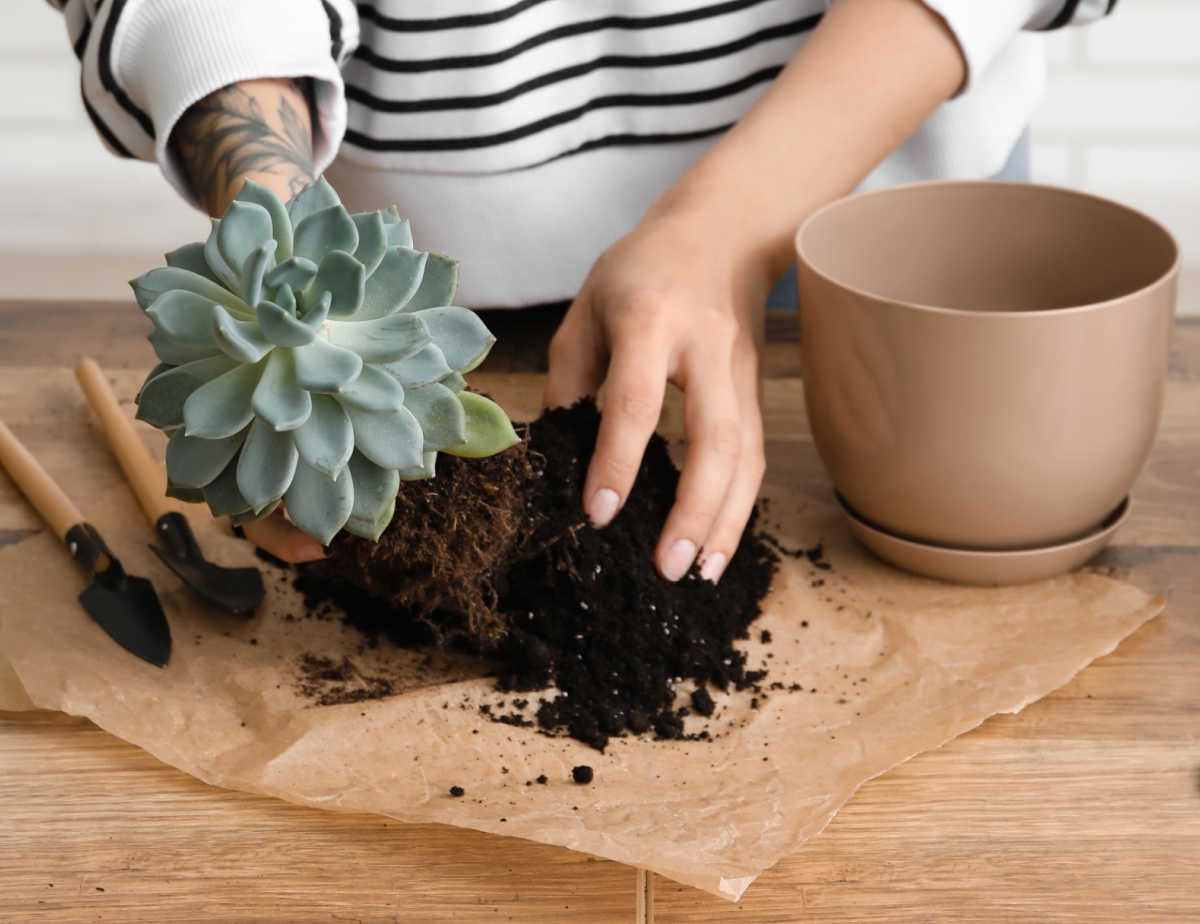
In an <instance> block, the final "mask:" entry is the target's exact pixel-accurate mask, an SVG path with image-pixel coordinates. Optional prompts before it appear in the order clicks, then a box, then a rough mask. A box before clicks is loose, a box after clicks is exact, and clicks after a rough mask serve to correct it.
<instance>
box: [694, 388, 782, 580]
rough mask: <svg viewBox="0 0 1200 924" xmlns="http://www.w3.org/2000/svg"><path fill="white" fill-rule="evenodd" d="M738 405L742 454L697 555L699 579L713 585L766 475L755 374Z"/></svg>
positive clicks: (730, 552)
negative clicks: (727, 490) (698, 559)
mask: <svg viewBox="0 0 1200 924" xmlns="http://www.w3.org/2000/svg"><path fill="white" fill-rule="evenodd" d="M739 404H740V406H741V408H742V421H741V423H742V451H741V455H740V456H739V457H738V465H737V471H736V473H735V474H734V476H733V483H732V484H731V485H730V486H729V492H728V493H727V494H726V495H725V501H724V503H723V504H722V505H721V510H720V512H719V513H718V514H717V518H716V520H714V521H713V524H712V528H711V529H710V530H709V532H708V537H707V538H706V539H705V540H704V544H703V546H702V551H701V553H700V577H702V578H704V579H705V580H706V581H712V582H713V583H714V584H715V583H717V582H718V581H719V580H721V575H722V574H723V573H724V572H725V567H726V566H727V565H728V564H729V560H730V559H731V558H733V553H734V552H736V551H737V547H738V543H740V542H741V541H742V531H743V530H745V528H746V522H747V521H748V520H749V519H750V514H751V512H752V511H753V510H754V504H755V502H756V501H757V500H758V492H759V488H761V487H762V479H763V474H764V473H765V471H766V462H765V457H764V454H763V425H762V411H761V410H760V404H759V401H758V376H757V374H755V375H753V377H752V379H751V380H750V381H749V382H746V381H743V383H742V387H741V390H740V401H739Z"/></svg>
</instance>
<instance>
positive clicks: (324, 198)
mask: <svg viewBox="0 0 1200 924" xmlns="http://www.w3.org/2000/svg"><path fill="white" fill-rule="evenodd" d="M341 204H342V200H341V199H339V198H338V194H337V193H336V192H334V191H333V187H332V186H330V185H329V183H328V182H327V181H326V180H325V177H323V176H319V177H317V178H316V180H314V181H313V182H311V183H309V184H308V185H307V186H305V187H304V188H303V189H302V190H300V192H298V193H296V195H294V196H293V197H292V199H291V201H290V202H288V204H287V212H288V217H289V218H290V219H291V221H292V227H293V228H295V227H296V226H297V225H299V224H300V222H302V221H303V220H304V219H305V218H307V217H308V216H309V215H315V214H316V213H317V212H321V211H324V210H325V209H328V208H332V207H333V206H335V205H341Z"/></svg>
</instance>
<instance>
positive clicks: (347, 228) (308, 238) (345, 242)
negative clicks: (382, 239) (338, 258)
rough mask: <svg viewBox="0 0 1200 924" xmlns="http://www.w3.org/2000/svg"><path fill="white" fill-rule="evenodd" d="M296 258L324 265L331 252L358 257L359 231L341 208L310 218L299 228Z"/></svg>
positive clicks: (296, 240) (338, 206) (327, 210)
mask: <svg viewBox="0 0 1200 924" xmlns="http://www.w3.org/2000/svg"><path fill="white" fill-rule="evenodd" d="M293 247H294V248H295V253H296V256H298V257H304V258H305V259H307V260H312V261H313V262H314V263H316V264H320V262H321V259H322V258H323V257H324V256H325V254H327V253H329V252H330V251H331V250H344V251H346V253H354V251H355V250H356V249H357V248H358V228H357V227H356V226H355V224H354V219H353V218H351V217H350V213H349V212H347V211H346V210H345V209H344V208H342V207H341V206H340V205H335V206H333V207H332V208H327V209H325V210H324V211H321V212H317V213H315V214H313V215H309V216H308V217H307V218H305V219H304V220H303V221H302V222H300V223H299V224H298V225H296V232H295V241H294V244H293Z"/></svg>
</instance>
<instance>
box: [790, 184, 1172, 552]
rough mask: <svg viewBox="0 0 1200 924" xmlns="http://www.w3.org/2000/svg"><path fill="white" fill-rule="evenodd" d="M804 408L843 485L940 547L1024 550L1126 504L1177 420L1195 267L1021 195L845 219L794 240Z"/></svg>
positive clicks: (808, 227) (1160, 247)
mask: <svg viewBox="0 0 1200 924" xmlns="http://www.w3.org/2000/svg"><path fill="white" fill-rule="evenodd" d="M796 252H797V255H798V264H799V296H800V317H801V339H802V349H803V364H804V384H805V401H806V404H807V407H808V414H809V418H810V420H811V423H812V430H813V436H814V439H815V440H816V444H817V449H818V451H819V452H820V455H821V458H822V460H823V461H824V463H825V466H826V468H827V469H828V471H829V473H830V475H831V476H832V478H833V481H834V483H835V485H836V486H837V488H838V490H839V491H840V492H841V494H842V496H843V497H844V498H845V499H846V501H847V502H848V503H849V504H850V506H851V507H853V508H854V509H855V510H856V511H858V513H859V514H861V515H862V516H863V517H865V518H867V519H869V520H870V521H871V522H872V523H874V524H876V525H877V526H879V527H882V528H883V529H886V530H889V531H891V532H893V533H896V534H899V535H901V536H906V537H910V538H913V539H916V540H919V541H922V542H929V543H937V544H942V545H951V546H956V547H962V548H974V549H1022V548H1033V547H1038V546H1045V545H1049V544H1053V543H1061V542H1066V541H1069V540H1072V539H1074V538H1077V537H1080V536H1082V535H1085V534H1087V533H1088V532H1089V531H1090V530H1092V529H1094V528H1095V527H1096V526H1097V525H1098V524H1100V523H1101V522H1102V521H1103V520H1104V519H1105V517H1106V516H1107V515H1109V514H1110V513H1111V512H1112V511H1113V510H1114V509H1115V508H1116V507H1117V506H1118V505H1119V504H1120V503H1121V501H1122V500H1123V498H1125V497H1126V495H1127V494H1128V493H1129V491H1130V488H1131V487H1132V486H1133V482H1134V480H1135V479H1136V478H1137V475H1138V473H1139V471H1140V470H1141V468H1142V466H1143V465H1144V463H1145V461H1146V457H1147V455H1148V454H1149V451H1150V446H1151V443H1152V442H1153V439H1154V434H1155V431H1156V429H1157V426H1158V419H1159V415H1160V412H1161V408H1162V399H1163V388H1164V383H1165V379H1166V368H1167V343H1168V337H1169V335H1170V331H1171V322H1172V318H1173V314H1174V305H1175V289H1176V279H1177V276H1178V266H1179V252H1178V248H1177V246H1176V244H1175V242H1174V240H1173V239H1172V237H1171V235H1170V234H1169V233H1168V232H1167V231H1166V230H1164V229H1163V228H1162V227H1161V226H1160V225H1159V224H1157V223H1156V222H1154V221H1152V220H1151V219H1149V218H1147V217H1146V216H1145V215H1143V214H1141V213H1139V212H1137V211H1134V210H1133V209H1130V208H1127V207H1125V206H1123V205H1120V204H1118V203H1116V202H1111V201H1108V200H1105V199H1101V198H1097V197H1095V196H1090V195H1085V194H1082V193H1078V192H1074V191H1070V190H1065V189H1057V188H1052V187H1046V186H1034V185H1030V184H1023V183H1000V182H935V183H918V184H914V185H910V186H901V187H894V188H891V189H885V190H880V191H878V192H871V193H865V194H861V195H856V196H851V197H849V198H846V199H842V200H839V201H837V202H834V203H832V204H831V205H828V206H826V207H825V208H823V209H821V210H820V211H818V212H816V213H815V214H813V215H812V216H811V217H810V218H809V219H808V220H807V221H806V222H805V223H804V225H803V226H802V227H801V228H800V230H799V231H798V232H797V234H796Z"/></svg>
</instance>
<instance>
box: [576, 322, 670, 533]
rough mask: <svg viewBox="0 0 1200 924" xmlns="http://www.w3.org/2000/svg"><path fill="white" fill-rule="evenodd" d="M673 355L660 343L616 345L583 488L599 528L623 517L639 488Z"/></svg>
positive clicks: (587, 508) (622, 342) (585, 505)
mask: <svg viewBox="0 0 1200 924" xmlns="http://www.w3.org/2000/svg"><path fill="white" fill-rule="evenodd" d="M668 360H669V355H668V350H667V347H666V345H665V344H664V343H663V342H662V341H661V339H660V338H649V337H647V338H646V339H642V340H638V339H635V338H632V337H630V338H622V339H620V340H617V341H616V342H615V343H614V344H613V356H612V361H611V362H610V364H609V367H608V376H607V377H606V378H605V380H604V411H603V413H602V414H601V417H600V430H599V432H598V433H597V434H596V448H595V451H594V452H593V453H592V461H591V463H590V464H589V465H588V474H587V478H586V479H585V481H584V487H583V498H584V501H583V509H584V512H585V513H586V514H587V515H588V518H589V519H590V520H591V521H592V523H593V524H594V525H595V526H597V527H603V526H607V525H608V524H609V523H611V522H612V519H613V517H615V516H616V515H617V511H619V510H620V509H621V507H622V505H623V504H624V503H625V499H626V498H628V497H629V491H630V489H631V488H632V487H633V482H634V479H635V478H636V477H637V473H638V469H639V468H640V467H641V464H642V454H643V453H644V452H645V451H646V444H647V443H648V442H649V441H650V437H651V435H652V434H653V433H654V428H655V427H656V426H658V416H659V414H660V413H661V411H662V403H663V395H664V393H665V392H666V389H667V365H668Z"/></svg>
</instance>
